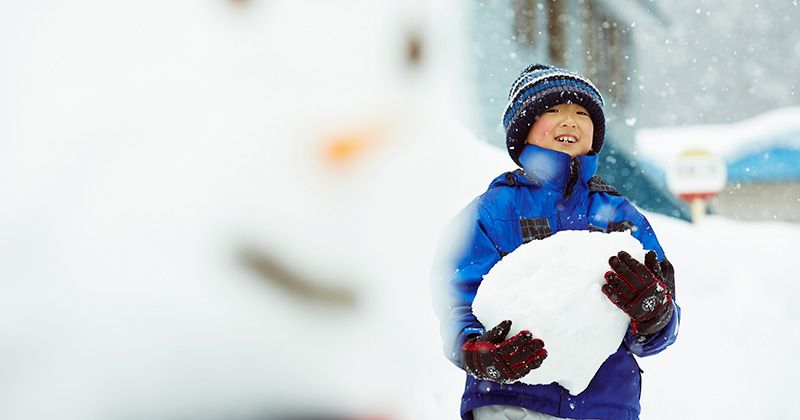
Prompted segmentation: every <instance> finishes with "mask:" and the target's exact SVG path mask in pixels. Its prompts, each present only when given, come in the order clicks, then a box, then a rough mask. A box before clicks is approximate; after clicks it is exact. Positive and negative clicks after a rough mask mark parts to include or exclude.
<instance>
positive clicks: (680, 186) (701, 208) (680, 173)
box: [667, 149, 728, 223]
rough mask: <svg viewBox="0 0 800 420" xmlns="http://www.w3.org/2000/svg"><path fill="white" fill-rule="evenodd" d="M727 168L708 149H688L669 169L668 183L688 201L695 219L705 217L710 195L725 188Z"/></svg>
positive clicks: (670, 188) (671, 189)
mask: <svg viewBox="0 0 800 420" xmlns="http://www.w3.org/2000/svg"><path fill="white" fill-rule="evenodd" d="M727 178H728V177H727V170H726V169H725V162H723V161H722V159H721V158H720V157H719V156H717V155H715V154H713V153H711V152H708V151H706V150H700V149H691V150H687V151H685V152H683V153H681V154H680V155H678V157H677V158H676V159H675V160H674V161H673V162H672V164H671V165H670V167H669V168H668V169H667V187H668V188H669V190H670V191H671V192H672V194H674V195H675V196H677V197H679V198H681V199H682V200H685V201H687V202H689V209H690V210H691V215H692V222H693V223H697V222H699V221H700V220H702V219H703V217H705V214H706V207H707V202H708V199H709V198H712V197H715V196H716V195H717V194H719V192H720V191H722V189H723V188H725V183H726V182H727Z"/></svg>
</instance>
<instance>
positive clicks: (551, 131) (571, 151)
mask: <svg viewBox="0 0 800 420" xmlns="http://www.w3.org/2000/svg"><path fill="white" fill-rule="evenodd" d="M593 136H594V124H593V123H592V119H591V118H590V117H589V113H588V112H587V111H586V108H584V107H582V106H580V105H578V104H560V105H555V106H553V107H550V108H548V109H547V110H546V111H544V112H543V113H542V115H540V116H539V118H538V119H536V122H534V123H533V126H532V127H531V131H529V132H528V137H527V143H528V144H532V145H534V146H539V147H543V148H545V149H550V150H555V151H558V152H563V153H566V154H568V155H570V156H572V157H575V156H579V155H585V154H587V153H589V150H591V149H592V138H593Z"/></svg>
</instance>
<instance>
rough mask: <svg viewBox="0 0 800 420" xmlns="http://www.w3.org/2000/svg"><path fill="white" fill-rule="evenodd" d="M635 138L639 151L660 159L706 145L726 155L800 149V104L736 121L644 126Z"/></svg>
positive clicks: (652, 158)
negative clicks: (775, 149) (668, 126)
mask: <svg viewBox="0 0 800 420" xmlns="http://www.w3.org/2000/svg"><path fill="white" fill-rule="evenodd" d="M635 138H636V140H635V141H636V149H637V150H638V153H639V155H640V156H641V157H643V158H647V159H650V160H653V161H659V162H663V161H666V160H669V159H672V158H674V157H676V156H677V155H678V154H680V153H681V152H683V151H685V150H687V149H705V150H708V151H709V152H712V153H716V154H718V155H720V156H722V157H723V158H733V157H736V156H737V155H738V154H740V153H742V152H747V151H752V150H754V149H759V150H768V149H770V148H776V147H786V148H796V149H800V107H791V108H782V109H776V110H773V111H770V112H766V113H764V114H761V115H758V116H756V117H754V118H751V119H748V120H744V121H740V122H737V123H733V124H718V125H695V126H683V127H670V128H658V129H643V130H638V131H637V132H636V134H635Z"/></svg>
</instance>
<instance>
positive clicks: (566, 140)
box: [556, 135, 578, 144]
mask: <svg viewBox="0 0 800 420" xmlns="http://www.w3.org/2000/svg"><path fill="white" fill-rule="evenodd" d="M556 141H557V142H559V143H568V144H572V143H576V142H577V141H578V138H577V137H575V136H570V135H563V136H556Z"/></svg>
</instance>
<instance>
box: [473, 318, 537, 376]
mask: <svg viewBox="0 0 800 420" xmlns="http://www.w3.org/2000/svg"><path fill="white" fill-rule="evenodd" d="M510 329H511V321H503V322H501V323H500V324H498V325H497V326H496V327H494V328H492V329H491V330H489V331H486V332H485V333H483V334H481V335H479V336H477V337H472V338H470V339H469V340H467V341H466V342H465V343H464V345H463V346H462V347H461V365H462V366H463V367H464V369H465V370H466V371H467V373H469V374H471V375H472V376H474V377H476V378H478V379H488V380H491V381H495V382H513V381H516V380H517V379H519V378H521V377H523V376H525V375H527V374H528V372H530V371H531V370H532V369H536V368H538V367H539V366H540V365H541V364H542V361H544V359H545V358H546V357H547V350H545V349H544V342H543V341H542V340H540V339H538V338H533V335H532V334H531V333H530V331H527V330H524V331H521V332H520V333H519V334H517V335H515V336H513V337H511V338H509V339H508V340H506V339H505V338H506V335H508V332H509V330H510Z"/></svg>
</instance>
